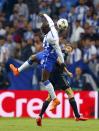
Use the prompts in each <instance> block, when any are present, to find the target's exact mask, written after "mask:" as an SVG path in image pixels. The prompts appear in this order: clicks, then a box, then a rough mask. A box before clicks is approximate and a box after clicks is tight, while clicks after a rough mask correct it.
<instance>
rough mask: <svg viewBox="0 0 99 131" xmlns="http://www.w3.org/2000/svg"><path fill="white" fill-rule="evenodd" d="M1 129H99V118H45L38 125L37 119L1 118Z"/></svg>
mask: <svg viewBox="0 0 99 131" xmlns="http://www.w3.org/2000/svg"><path fill="white" fill-rule="evenodd" d="M0 131H99V120H88V121H86V122H83V121H80V122H76V121H74V120H73V119H44V120H43V126H42V127H37V126H36V123H35V119H28V118H26V119H25V118H24V119H12V118H9V119H8V118H0Z"/></svg>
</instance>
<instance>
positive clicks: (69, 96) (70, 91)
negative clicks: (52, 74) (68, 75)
mask: <svg viewBox="0 0 99 131" xmlns="http://www.w3.org/2000/svg"><path fill="white" fill-rule="evenodd" d="M65 92H66V94H67V95H68V98H72V97H74V93H73V91H72V89H71V88H68V89H66V90H65Z"/></svg>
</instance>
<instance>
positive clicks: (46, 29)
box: [41, 21, 50, 35]
mask: <svg viewBox="0 0 99 131" xmlns="http://www.w3.org/2000/svg"><path fill="white" fill-rule="evenodd" d="M49 31H50V28H49V25H48V23H47V22H46V21H45V22H43V23H42V26H41V32H42V33H43V34H44V35H46V34H47V33H48V32H49Z"/></svg>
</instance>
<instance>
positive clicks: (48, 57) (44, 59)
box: [36, 50, 58, 72]
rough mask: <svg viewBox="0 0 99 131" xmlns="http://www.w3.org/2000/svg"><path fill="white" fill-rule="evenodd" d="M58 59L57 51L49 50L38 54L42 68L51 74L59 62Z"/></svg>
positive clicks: (37, 57)
mask: <svg viewBox="0 0 99 131" xmlns="http://www.w3.org/2000/svg"><path fill="white" fill-rule="evenodd" d="M57 57H58V56H57V53H56V52H55V51H53V52H49V51H48V50H43V51H41V52H39V53H37V54H36V59H37V60H38V61H40V64H41V68H42V69H45V70H47V71H49V72H52V70H53V68H54V65H55V64H56V62H57Z"/></svg>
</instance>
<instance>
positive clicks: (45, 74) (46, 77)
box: [42, 69, 50, 81]
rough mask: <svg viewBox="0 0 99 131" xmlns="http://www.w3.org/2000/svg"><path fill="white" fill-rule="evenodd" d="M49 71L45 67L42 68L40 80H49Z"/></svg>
mask: <svg viewBox="0 0 99 131" xmlns="http://www.w3.org/2000/svg"><path fill="white" fill-rule="evenodd" d="M49 77H50V72H49V71H47V70H46V69H42V81H46V80H49Z"/></svg>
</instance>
